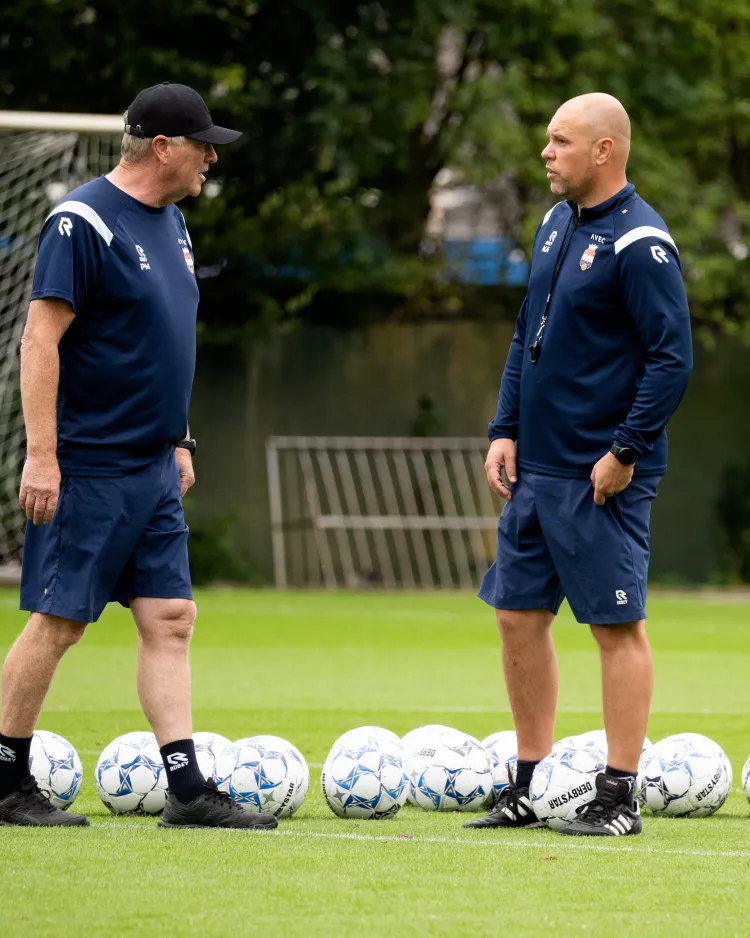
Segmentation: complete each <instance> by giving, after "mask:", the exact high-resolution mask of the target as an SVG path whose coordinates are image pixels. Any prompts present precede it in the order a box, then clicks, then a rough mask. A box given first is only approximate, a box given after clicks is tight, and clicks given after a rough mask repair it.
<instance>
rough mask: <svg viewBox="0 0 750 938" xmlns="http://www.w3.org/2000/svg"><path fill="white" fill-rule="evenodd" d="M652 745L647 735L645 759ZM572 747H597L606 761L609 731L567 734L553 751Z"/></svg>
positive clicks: (644, 741) (644, 743) (642, 755)
mask: <svg viewBox="0 0 750 938" xmlns="http://www.w3.org/2000/svg"><path fill="white" fill-rule="evenodd" d="M652 746H653V743H652V742H651V740H650V739H649V738H648V737H646V738H645V739H644V740H643V746H642V748H641V759H643V757H644V756H645V755H646V753H647V752H648V751H649V749H651V747H652ZM570 747H573V748H574V749H578V748H580V749H595V750H596V751H597V752H599V753H600V754H601V755H602V756H603V757H604V760H605V762H606V759H607V733H606V731H605V730H589V731H588V732H587V733H580V734H579V735H578V736H566V737H565V738H564V739H561V740H560V741H559V742H556V743H555V744H554V746H553V747H552V752H556V751H557V750H558V749H565V748H570Z"/></svg>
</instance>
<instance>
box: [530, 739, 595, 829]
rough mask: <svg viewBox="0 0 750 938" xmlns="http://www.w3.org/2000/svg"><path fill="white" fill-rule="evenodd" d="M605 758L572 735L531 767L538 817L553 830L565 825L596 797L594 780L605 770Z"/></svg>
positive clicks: (532, 789)
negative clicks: (569, 739) (563, 744)
mask: <svg viewBox="0 0 750 938" xmlns="http://www.w3.org/2000/svg"><path fill="white" fill-rule="evenodd" d="M605 760H606V756H604V755H603V754H602V752H601V750H600V749H598V748H597V747H596V746H592V745H589V746H585V745H584V746H581V745H580V744H579V743H578V742H577V741H576V740H575V738H574V739H573V742H572V743H570V744H569V745H566V746H560V747H559V748H557V749H555V750H553V752H551V753H550V754H549V755H548V756H545V757H544V759H542V761H541V762H540V763H539V764H538V765H537V767H536V768H535V769H534V774H533V776H532V778H531V786H530V788H529V793H530V795H531V804H532V806H533V808H534V813H535V814H536V816H537V817H538V818H539V820H540V821H544V823H545V824H546V825H547V827H551V828H552V830H555V831H559V830H562V829H563V828H564V827H567V826H568V824H569V823H570V822H571V821H573V820H574V819H575V816H576V813H577V809H578V808H580V807H581V806H582V805H584V804H587V803H588V802H589V801H592V800H593V799H594V798H595V797H596V788H595V786H594V780H595V778H596V776H597V775H598V774H599V773H600V772H603V771H604V770H605V768H606V761H605Z"/></svg>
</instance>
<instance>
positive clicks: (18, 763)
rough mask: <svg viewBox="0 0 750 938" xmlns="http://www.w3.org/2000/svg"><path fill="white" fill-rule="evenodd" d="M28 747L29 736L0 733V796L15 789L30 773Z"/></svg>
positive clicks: (29, 746)
mask: <svg viewBox="0 0 750 938" xmlns="http://www.w3.org/2000/svg"><path fill="white" fill-rule="evenodd" d="M30 749H31V736H28V737H23V738H19V737H16V736H3V734H2V733H0V798H4V797H5V796H6V795H9V794H10V793H11V792H12V791H15V790H16V788H18V785H19V783H20V782H22V781H23V780H24V779H25V778H28V777H29V775H30V774H31V770H30V769H29V750H30Z"/></svg>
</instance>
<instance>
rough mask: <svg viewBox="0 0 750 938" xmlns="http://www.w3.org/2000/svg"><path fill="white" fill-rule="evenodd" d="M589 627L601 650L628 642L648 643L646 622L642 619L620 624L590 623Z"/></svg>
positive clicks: (619, 646)
mask: <svg viewBox="0 0 750 938" xmlns="http://www.w3.org/2000/svg"><path fill="white" fill-rule="evenodd" d="M590 629H591V634H592V635H593V636H594V638H595V639H596V641H597V643H598V645H599V648H601V650H602V651H610V650H613V649H617V648H622V647H624V646H625V645H628V644H631V645H640V644H644V643H645V644H648V636H647V634H646V622H645V620H643V619H639V620H638V621H637V622H623V623H622V624H620V625H592V626H590Z"/></svg>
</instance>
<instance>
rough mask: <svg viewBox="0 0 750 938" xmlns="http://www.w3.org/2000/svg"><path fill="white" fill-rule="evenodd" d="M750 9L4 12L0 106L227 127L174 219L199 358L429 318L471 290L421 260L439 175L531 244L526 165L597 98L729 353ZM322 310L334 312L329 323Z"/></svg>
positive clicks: (747, 191) (475, 297)
mask: <svg viewBox="0 0 750 938" xmlns="http://www.w3.org/2000/svg"><path fill="white" fill-rule="evenodd" d="M749 34H750V5H748V4H747V3H746V2H745V0H724V2H721V3H720V2H718V0H682V2H679V3H678V2H677V0H655V2H653V3H650V4H643V3H640V2H637V0H615V2H611V0H608V2H606V3H605V2H604V0H579V2H575V3H574V2H572V0H554V2H551V0H462V2H458V0H432V2H427V0H399V2H398V3H396V2H393V0H380V2H378V0H366V2H363V3H358V4H348V3H342V2H336V0H282V2H278V0H277V2H272V0H256V2H246V0H216V2H208V0H180V2H176V0H161V2H160V3H159V4H157V5H156V6H154V5H153V4H151V3H147V2H146V0H132V2H130V3H128V4H126V5H123V4H113V3H107V2H104V0H11V2H9V3H7V4H6V5H5V8H4V11H3V22H2V26H0V48H1V49H2V55H0V87H1V88H2V89H3V91H4V97H5V101H6V104H5V106H6V107H13V108H34V109H40V110H45V109H46V110H72V111H95V112H97V111H98V112H117V111H120V110H122V109H123V108H124V107H125V106H126V105H127V103H128V102H129V101H130V100H132V97H133V96H134V94H135V93H136V92H137V91H138V90H139V89H140V88H141V87H143V86H145V85H148V84H151V83H154V82H157V81H161V80H164V79H170V80H175V81H184V82H187V83H190V84H193V85H194V86H195V87H197V88H198V89H199V90H200V91H201V92H202V93H203V94H204V95H206V97H207V99H208V101H209V104H210V106H211V107H212V109H213V111H214V112H215V116H216V118H217V119H218V120H219V121H220V122H227V123H229V124H231V125H233V126H237V127H240V128H242V129H244V131H245V134H244V136H243V137H242V138H241V140H240V141H239V143H238V144H236V145H233V146H231V147H227V148H224V149H222V151H221V153H220V160H221V161H220V163H219V164H218V166H217V167H215V168H213V169H212V174H214V175H215V176H218V177H220V178H222V179H223V182H224V189H223V194H222V197H221V198H219V199H216V200H214V201H211V200H209V199H206V198H202V199H200V200H198V201H196V202H194V203H192V204H191V205H189V206H188V220H189V224H190V227H191V230H192V232H193V234H194V241H195V242H196V244H197V254H198V257H199V262H200V264H201V265H212V264H217V263H219V262H220V261H223V260H226V261H228V264H227V266H226V267H225V269H224V270H223V271H222V273H221V275H220V276H218V277H217V278H215V279H214V280H207V281H204V290H203V294H204V301H203V305H202V316H203V319H204V322H205V324H206V326H207V334H208V336H209V337H211V336H213V338H214V339H217V338H220V339H226V338H227V337H229V336H232V335H236V333H237V330H238V329H245V330H247V329H263V330H266V329H268V328H271V327H279V326H280V325H283V324H284V323H286V322H293V321H295V320H296V319H297V318H298V317H299V316H301V315H304V316H312V317H315V316H319V315H321V314H323V315H326V312H328V314H329V315H330V316H332V317H333V318H337V319H338V320H341V319H342V318H344V317H347V316H348V317H349V318H353V319H356V318H357V317H358V316H359V315H361V314H362V313H363V311H367V314H368V315H369V314H371V313H373V311H374V314H375V315H391V314H393V312H394V311H395V312H396V313H398V314H401V315H415V314H420V315H423V314H434V313H447V314H451V315H454V314H456V313H459V312H460V311H461V310H462V309H463V310H464V312H466V311H467V307H472V308H473V307H475V306H476V304H477V302H480V301H481V302H480V305H482V303H484V304H485V305H486V296H484V297H482V296H481V292H480V294H477V292H476V291H473V292H472V291H469V290H458V289H455V288H452V287H449V286H446V285H442V284H441V283H440V281H439V278H437V277H436V271H435V264H436V263H437V262H438V260H439V258H438V259H436V260H435V261H433V262H429V263H428V262H427V261H426V260H425V259H424V258H423V257H422V256H420V244H421V242H422V239H423V231H424V224H425V220H426V217H427V214H428V210H429V196H430V189H431V187H432V185H433V183H434V180H435V176H436V174H437V173H438V172H439V171H440V170H441V169H443V168H445V167H450V168H452V169H454V170H457V171H459V172H460V173H462V174H463V177H464V178H465V179H466V181H467V182H470V183H474V184H477V185H480V186H482V187H484V188H485V190H486V192H487V197H488V198H490V199H492V198H495V197H498V198H500V197H502V204H503V205H504V206H506V208H505V209H504V211H503V215H502V217H503V224H504V228H505V233H506V234H509V235H511V236H513V237H515V238H516V239H517V240H519V242H520V243H521V244H523V245H528V243H529V241H530V238H531V235H532V233H533V230H534V228H535V226H536V224H537V222H538V220H539V216H540V213H541V212H542V211H543V209H544V208H545V207H546V206H547V205H549V204H550V202H551V198H550V195H549V192H548V189H547V185H546V180H545V177H544V173H543V168H542V163H541V160H540V159H539V152H540V150H541V148H542V146H543V143H544V132H545V127H546V125H547V122H548V121H549V118H550V117H551V115H552V114H553V113H554V111H555V109H556V108H557V106H558V105H559V104H560V103H561V102H562V101H563V100H565V99H566V98H568V97H570V96H572V95H575V94H579V93H582V92H586V91H592V90H600V91H607V92H610V93H612V94H615V95H617V96H618V97H620V98H621V99H622V101H623V103H624V104H625V105H626V107H627V108H628V109H629V111H630V113H631V117H632V119H633V125H634V140H633V151H632V157H631V165H630V175H631V178H632V179H633V181H634V182H635V183H636V184H637V186H638V188H639V191H640V192H641V194H642V195H643V196H644V198H646V199H648V200H649V201H650V202H652V203H653V204H654V206H655V207H656V208H657V209H658V210H659V211H661V212H662V213H663V214H664V216H665V217H666V219H667V221H668V223H669V225H670V228H671V230H672V232H673V234H674V236H675V239H676V241H677V243H678V245H679V246H680V249H681V254H682V258H683V263H684V269H685V275H686V279H687V282H688V288H689V294H690V299H691V305H692V309H693V314H694V319H695V323H696V326H697V329H698V333H699V334H700V335H701V336H702V337H703V338H704V339H706V340H709V339H710V337H711V336H712V335H715V334H716V332H717V331H720V330H724V331H729V332H730V333H733V334H738V335H742V336H744V337H745V338H748V337H750V325H749V323H750V317H748V315H747V303H746V297H747V295H748V292H750V266H749V265H748V264H747V263H746V262H745V257H746V256H747V254H748V248H747V246H746V241H747V239H748V226H749V225H750V58H749V57H748V56H747V55H746V54H745V52H746V49H747V45H748V38H749ZM331 311H333V312H331Z"/></svg>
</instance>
